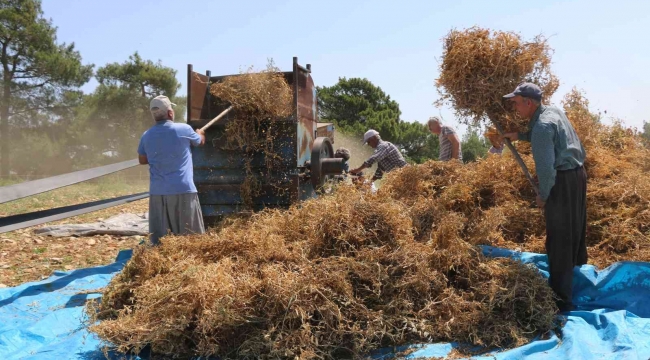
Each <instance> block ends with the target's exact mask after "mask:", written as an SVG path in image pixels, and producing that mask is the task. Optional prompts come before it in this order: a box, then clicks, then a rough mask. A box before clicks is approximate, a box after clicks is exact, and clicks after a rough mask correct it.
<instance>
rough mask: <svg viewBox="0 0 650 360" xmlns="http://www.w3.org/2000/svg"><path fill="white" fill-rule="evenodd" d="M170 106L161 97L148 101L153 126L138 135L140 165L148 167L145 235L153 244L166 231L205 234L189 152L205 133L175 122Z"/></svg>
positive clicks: (200, 142)
mask: <svg viewBox="0 0 650 360" xmlns="http://www.w3.org/2000/svg"><path fill="white" fill-rule="evenodd" d="M174 105H176V104H173V103H172V102H171V101H169V99H168V98H167V97H166V96H163V95H160V96H157V97H155V98H154V99H153V100H151V103H150V104H149V110H150V111H151V115H152V116H153V118H154V120H155V121H156V124H155V125H154V126H152V127H151V128H150V129H149V130H147V131H145V132H144V134H142V137H141V138H140V145H139V146H138V155H139V156H138V158H139V161H140V164H149V174H150V177H149V233H151V243H152V244H154V245H157V244H158V243H159V239H160V238H161V237H163V236H165V235H167V234H168V233H169V232H171V233H173V234H176V235H180V234H203V233H204V232H205V229H204V227H203V215H202V213H201V206H200V204H199V198H198V194H197V191H196V186H195V185H194V171H193V164H192V152H191V150H190V146H199V145H203V144H204V143H205V134H204V133H203V131H201V130H198V129H197V130H196V131H195V130H192V128H191V127H190V126H189V125H187V124H181V123H175V122H174V109H173V108H172V106H174Z"/></svg>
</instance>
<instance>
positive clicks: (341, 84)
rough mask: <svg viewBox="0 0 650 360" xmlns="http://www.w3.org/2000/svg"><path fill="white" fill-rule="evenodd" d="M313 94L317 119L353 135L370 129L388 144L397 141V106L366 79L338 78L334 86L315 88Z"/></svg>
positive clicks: (399, 112) (398, 115)
mask: <svg viewBox="0 0 650 360" xmlns="http://www.w3.org/2000/svg"><path fill="white" fill-rule="evenodd" d="M317 92H318V115H319V117H320V118H321V119H323V120H324V121H325V120H326V121H333V122H335V123H336V124H337V125H338V126H339V128H342V129H343V130H344V131H347V132H352V133H355V134H358V133H363V132H364V131H365V130H367V129H369V128H374V129H376V130H377V131H379V132H380V133H381V135H382V138H384V139H386V140H388V141H395V140H396V139H397V137H398V126H399V122H400V120H399V118H400V115H401V111H400V110H399V105H398V104H397V102H396V101H395V100H392V99H391V98H390V96H389V95H387V94H386V93H385V92H384V91H383V90H382V89H381V88H380V87H378V86H376V85H374V84H373V83H372V82H370V81H369V80H368V79H360V78H351V79H346V78H339V81H338V82H337V83H336V84H335V85H334V86H330V87H317Z"/></svg>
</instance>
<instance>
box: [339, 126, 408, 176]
mask: <svg viewBox="0 0 650 360" xmlns="http://www.w3.org/2000/svg"><path fill="white" fill-rule="evenodd" d="M363 143H364V144H366V143H367V144H368V145H370V146H371V147H372V148H373V149H375V152H374V153H373V154H372V156H371V157H370V158H368V160H366V161H364V163H363V164H362V165H361V166H359V167H358V168H356V169H352V170H350V174H353V175H356V174H358V173H360V172H361V171H362V170H363V169H367V168H369V167H371V166H372V164H374V163H377V171H375V175H374V176H373V177H372V181H375V180H378V179H381V178H382V176H383V175H384V173H387V172H389V171H391V170H393V169H398V168H401V167H404V166H406V165H407V164H406V160H404V157H403V156H402V153H401V152H400V151H399V149H398V148H397V146H395V145H394V144H392V143H390V142H388V141H384V140H382V139H381V136H379V132H377V131H376V130H373V129H370V130H368V131H366V133H365V134H364V135H363Z"/></svg>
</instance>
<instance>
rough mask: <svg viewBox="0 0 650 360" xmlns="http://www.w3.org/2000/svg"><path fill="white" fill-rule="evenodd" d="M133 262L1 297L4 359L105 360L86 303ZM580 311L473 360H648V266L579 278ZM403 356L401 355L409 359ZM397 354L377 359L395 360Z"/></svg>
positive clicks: (426, 353)
mask: <svg viewBox="0 0 650 360" xmlns="http://www.w3.org/2000/svg"><path fill="white" fill-rule="evenodd" d="M483 250H484V252H485V254H487V255H489V256H497V257H511V258H515V259H518V260H520V261H522V262H524V263H531V264H534V265H535V266H537V267H538V268H539V269H540V271H541V272H542V273H543V274H545V275H547V274H548V273H547V269H548V267H547V262H546V255H540V254H532V253H520V252H513V251H510V250H504V249H498V248H491V247H484V248H483ZM130 256H131V252H130V251H122V252H120V254H119V256H118V258H117V260H116V262H115V263H113V264H110V265H106V266H100V267H94V268H88V269H79V270H74V271H68V272H55V273H54V274H53V276H51V277H50V278H48V279H47V280H44V281H40V282H34V283H27V284H23V285H20V286H17V287H14V288H5V289H0V359H45V360H47V359H53V360H62V359H87V360H94V359H96V360H99V359H104V358H105V357H104V354H103V353H102V351H101V348H100V342H99V340H98V339H97V338H96V337H95V336H94V335H92V334H90V333H88V332H87V331H86V330H85V329H84V326H83V320H84V315H83V307H84V305H85V302H86V300H87V299H91V298H96V297H99V296H100V293H99V291H97V290H99V289H100V288H102V287H104V286H106V285H107V284H108V282H109V281H110V279H111V278H112V277H113V276H114V275H115V274H116V273H117V272H119V271H120V270H121V269H122V267H123V266H124V264H125V263H126V261H128V259H129V258H130ZM574 302H575V303H576V304H577V306H578V310H576V311H572V312H570V313H567V314H565V315H564V319H563V320H564V322H565V324H564V326H563V327H562V331H561V334H559V336H560V337H561V339H560V338H558V336H555V335H554V336H552V337H551V338H550V339H546V340H537V341H533V342H532V343H530V344H528V345H525V346H522V347H519V348H516V349H512V350H508V351H503V352H491V353H489V354H486V355H483V356H478V357H475V359H503V360H506V359H508V360H510V359H531V360H532V359H643V360H647V359H650V263H639V262H620V263H616V264H614V265H612V266H610V267H608V268H607V269H605V270H602V271H597V269H596V268H594V267H593V266H590V265H584V266H582V267H581V268H579V269H578V268H576V270H575V272H574ZM455 346H457V344H425V345H413V346H412V347H415V348H416V350H415V351H414V352H412V353H411V354H410V355H409V356H408V357H409V358H417V357H444V356H446V355H447V354H448V353H449V352H450V351H451V350H452V349H453V348H454V347H455ZM403 350H405V348H399V349H396V351H399V352H401V351H403ZM392 354H394V352H393V351H392V350H391V351H380V352H378V353H375V354H374V356H373V357H374V358H376V359H389V358H391V357H392V356H393V355H392Z"/></svg>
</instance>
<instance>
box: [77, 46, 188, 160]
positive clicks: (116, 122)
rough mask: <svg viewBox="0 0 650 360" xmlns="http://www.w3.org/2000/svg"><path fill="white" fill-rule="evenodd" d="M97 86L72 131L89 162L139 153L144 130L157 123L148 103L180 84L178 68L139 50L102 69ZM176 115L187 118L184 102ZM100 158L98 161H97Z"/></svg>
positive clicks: (79, 150)
mask: <svg viewBox="0 0 650 360" xmlns="http://www.w3.org/2000/svg"><path fill="white" fill-rule="evenodd" d="M97 80H98V81H99V85H98V87H97V88H96V89H95V91H94V92H93V93H92V94H90V95H88V96H86V98H85V99H84V106H83V108H82V109H80V110H79V114H78V119H79V121H77V122H76V123H75V125H74V126H72V127H71V135H73V134H79V136H77V138H78V139H79V141H77V142H76V143H75V145H76V149H75V150H73V152H74V153H75V154H84V153H86V154H85V161H86V162H97V161H104V162H114V161H116V160H127V159H130V158H133V157H134V156H135V152H136V149H137V145H138V142H139V140H140V136H141V135H142V133H143V132H144V131H145V130H146V129H148V128H149V127H151V125H153V119H152V117H151V114H150V113H149V101H150V100H151V98H153V97H155V96H158V95H165V96H168V97H169V98H170V99H172V101H175V100H176V99H175V98H174V95H175V94H176V92H177V91H178V89H179V88H180V84H179V82H178V80H177V79H176V70H174V69H172V68H169V67H166V66H164V65H162V64H161V63H160V62H157V63H155V62H153V61H151V60H143V59H142V58H141V57H140V55H139V54H138V53H137V52H136V53H135V54H133V55H131V56H130V57H129V59H128V60H127V61H126V62H124V63H112V64H107V65H106V66H103V67H101V68H99V69H98V70H97ZM181 101H183V103H182V106H180V107H179V108H177V109H176V118H177V119H184V108H185V107H184V102H185V100H183V98H181ZM98 159H99V160H98Z"/></svg>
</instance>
